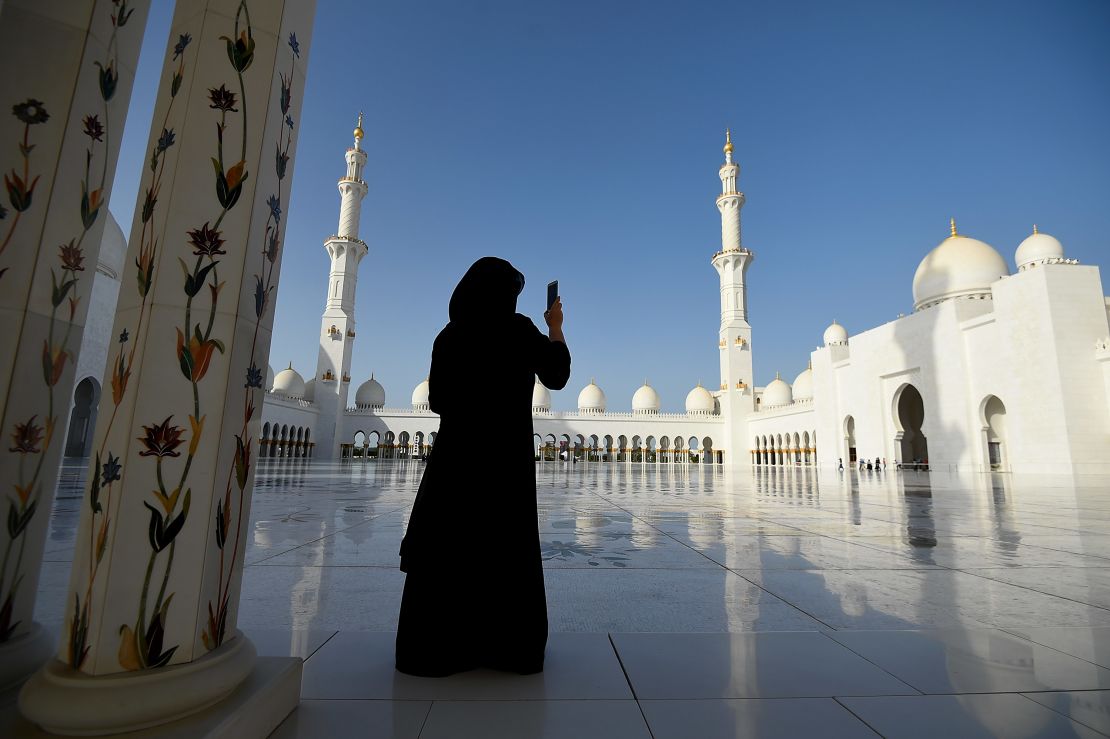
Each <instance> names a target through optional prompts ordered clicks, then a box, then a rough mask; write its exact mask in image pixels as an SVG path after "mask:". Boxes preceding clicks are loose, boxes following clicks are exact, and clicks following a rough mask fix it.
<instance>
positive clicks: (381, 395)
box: [355, 372, 385, 408]
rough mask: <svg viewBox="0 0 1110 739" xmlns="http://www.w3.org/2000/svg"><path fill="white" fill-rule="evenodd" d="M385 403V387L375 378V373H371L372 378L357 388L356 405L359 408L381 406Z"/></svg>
mask: <svg viewBox="0 0 1110 739" xmlns="http://www.w3.org/2000/svg"><path fill="white" fill-rule="evenodd" d="M384 405H385V388H384V387H382V384H381V383H380V382H378V381H377V380H375V379H374V373H372V372H371V373H370V379H369V380H367V381H366V382H364V383H362V384H361V385H359V386H358V390H355V406H356V407H358V408H381V407H382V406H384Z"/></svg>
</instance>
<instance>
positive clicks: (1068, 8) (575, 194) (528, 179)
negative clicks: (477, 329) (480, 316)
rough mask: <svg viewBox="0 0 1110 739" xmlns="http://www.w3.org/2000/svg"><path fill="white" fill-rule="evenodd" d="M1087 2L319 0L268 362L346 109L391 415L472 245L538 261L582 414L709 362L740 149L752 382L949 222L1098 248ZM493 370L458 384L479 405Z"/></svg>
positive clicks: (281, 333)
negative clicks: (551, 283) (725, 202)
mask: <svg viewBox="0 0 1110 739" xmlns="http://www.w3.org/2000/svg"><path fill="white" fill-rule="evenodd" d="M155 5H156V6H158V7H156V8H155V10H154V11H152V15H151V19H150V22H149V26H148V33H147V43H146V45H145V46H144V48H143V58H142V60H141V62H140V66H141V70H142V71H141V72H140V74H139V77H138V79H137V80H136V86H135V93H134V99H133V103H132V110H131V115H130V117H129V119H128V126H127V129H126V131H125V135H124V143H123V153H122V155H121V161H120V166H119V174H118V176H117V179H116V186H115V191H114V194H113V198H112V201H111V205H110V207H111V210H112V211H113V213H114V214H115V215H116V217H117V219H118V220H119V221H120V223H121V224H122V225H123V226H124V229H125V231H126V230H127V229H128V228H129V225H130V222H131V213H132V211H133V208H134V203H135V197H136V192H137V177H138V175H139V171H140V169H141V167H142V163H143V161H144V156H145V154H144V149H145V147H146V139H147V135H148V133H149V130H148V129H149V125H150V124H149V121H150V109H151V105H152V100H153V97H154V94H155V91H156V88H157V84H158V79H157V78H158V74H159V70H160V68H161V61H162V60H161V57H162V54H163V53H164V51H165V43H164V41H165V38H166V34H167V33H168V28H169V20H170V18H169V11H168V9H167V8H166V7H165V6H166V5H168V3H167V4H163V3H155ZM1108 38H1110V3H1106V2H1104V1H1103V0H1066V1H1065V2H1057V3H1051V2H1024V1H1018V0H1008V1H1005V2H1002V1H994V0H991V1H984V2H975V3H968V2H966V1H963V0H961V1H959V2H955V1H951V0H928V1H927V2H926V1H921V2H918V1H913V2H910V1H908V0H907V1H906V2H889V1H886V2H882V1H878V0H876V1H868V2H862V1H853V0H842V1H841V2H836V3H829V2H823V1H816V0H815V1H813V2H802V1H798V0H786V1H777V2H773V1H770V0H767V1H765V2H736V1H734V2H694V3H681V4H680V3H656V2H643V1H641V2H616V1H606V2H597V1H596V0H594V1H593V2H582V1H579V0H567V1H565V2H559V3H542V4H540V3H532V2H521V1H520V0H510V1H505V2H500V1H498V2H485V1H480V2H474V3H456V2H449V1H448V0H432V1H430V2H423V3H411V2H401V1H399V0H388V1H379V2H374V3H362V2H356V1H355V0H320V2H319V3H318V6H317V16H316V25H315V31H314V39H313V44H312V49H311V53H310V59H309V67H308V89H307V90H306V91H305V99H304V106H303V109H302V113H301V120H300V122H299V124H298V125H299V130H300V139H299V145H298V146H299V148H298V152H297V158H296V161H295V174H294V179H293V189H292V194H291V200H290V208H289V211H288V221H287V234H286V240H285V245H286V246H285V256H284V263H283V277H284V280H283V282H282V283H281V285H280V289H279V295H278V303H277V314H276V321H275V330H274V340H273V346H272V350H271V360H270V363H271V365H273V366H274V367H275V368H278V369H280V368H281V367H282V366H284V365H285V364H286V363H287V362H289V361H292V362H293V364H294V366H295V367H296V368H297V369H298V370H300V371H301V372H302V374H305V375H306V378H307V377H310V376H311V375H312V374H313V372H314V370H315V362H316V351H317V350H316V347H317V336H318V332H319V330H320V323H319V320H320V319H319V316H320V313H321V312H322V311H323V306H324V297H325V290H326V286H327V273H328V259H327V256H326V254H325V252H324V249H323V246H322V242H323V239H324V238H325V237H326V236H327V235H329V234H331V233H334V231H335V228H336V223H337V221H338V216H339V197H338V193H337V191H336V188H335V182H336V179H337V178H338V177H340V176H342V174H343V170H344V163H343V152H344V150H345V148H346V147H347V146H348V145H349V144H350V140H351V133H350V132H351V129H352V127H353V124H354V121H355V117H356V114H357V112H358V110H360V109H362V110H364V111H365V112H366V122H365V124H364V128H365V129H366V134H367V136H366V139H365V140H364V148H366V149H367V151H368V155H369V163H368V166H367V174H366V180H367V182H368V183H369V187H370V192H369V194H368V196H367V197H366V200H365V201H364V203H363V216H362V233H361V236H362V238H363V239H364V240H365V241H366V242H367V243H368V244H369V245H370V255H369V256H368V257H367V258H366V259H365V260H364V261H363V263H362V267H361V269H360V273H359V291H358V303H357V309H356V311H357V312H356V318H357V320H358V340H357V343H356V349H355V356H354V367H353V371H352V376H353V378H354V382H353V383H352V390H353V388H354V387H355V386H357V383H359V382H361V381H362V380H363V379H365V378H366V377H368V376H369V375H370V372H371V370H373V372H374V373H375V375H376V377H377V378H378V379H379V380H380V381H381V382H382V384H383V385H384V386H385V388H386V396H387V405H389V406H391V407H403V406H407V405H408V402H409V395H410V394H411V392H412V388H413V387H414V386H415V385H416V383H418V382H419V381H420V380H421V379H423V378H424V376H425V374H426V372H427V366H428V360H429V354H430V350H431V344H432V340H433V338H434V337H435V335H436V333H437V332H438V331H439V329H440V328H442V326H443V324H444V323H445V322H446V320H447V301H448V298H449V296H450V293H451V290H452V288H453V287H454V284H455V282H456V281H457V280H458V278H459V277H460V276H461V275H462V273H463V272H464V271H465V270H466V268H467V266H469V264H470V263H471V262H472V261H473V260H475V259H477V258H478V257H480V256H483V255H486V254H494V255H498V256H502V257H505V258H507V259H509V260H510V261H512V262H513V263H514V264H516V265H517V267H518V268H520V269H521V270H522V271H523V272H524V273H525V275H526V277H527V280H528V284H527V286H526V287H525V290H524V293H523V295H522V296H521V299H520V303H519V310H520V311H521V312H523V313H527V314H529V315H531V316H533V318H534V320H536V322H537V324H538V325H542V316H541V313H542V309H543V301H544V291H545V285H546V283H547V282H548V280H551V279H559V280H560V285H561V288H562V294H563V300H564V303H565V305H566V315H567V321H566V326H565V330H566V334H567V340H568V343H569V345H570V348H571V352H572V355H573V358H574V359H573V374H572V377H571V380H570V384H569V385H568V387H567V389H566V390H564V391H562V392H559V393H554V394H553V395H554V405H555V407H556V408H557V409H571V408H573V407H574V406H575V402H576V398H577V394H578V390H579V389H580V388H581V387H582V386H583V385H585V384H586V383H588V382H589V381H590V378H591V377H596V378H597V382H598V384H599V385H600V386H601V387H602V388H603V389H604V390H605V392H606V395H607V396H608V401H609V408H610V409H611V410H627V409H629V408H630V407H631V398H632V393H633V392H634V391H635V389H636V388H637V387H638V386H639V384H640V383H641V382H642V381H643V380H644V379H645V378H648V379H649V380H650V381H651V383H652V384H653V385H654V386H655V387H656V389H657V390H658V391H659V393H660V395H661V396H662V401H663V409H664V410H671V411H678V410H681V409H682V404H683V400H684V398H685V396H686V393H687V392H688V391H689V389H690V388H691V387H693V386H694V384H695V383H697V382H698V381H699V380H700V381H701V382H702V383H704V384H705V385H706V386H707V387H710V388H713V387H715V386H716V384H717V383H718V382H719V380H718V372H719V370H718V350H717V329H718V323H719V292H718V291H719V287H718V280H717V275H716V273H715V272H714V270H713V268H712V266H711V264H710V262H709V260H710V257H711V256H712V254H713V253H714V252H715V251H716V250H717V249H718V248H719V246H720V219H719V216H718V213H717V210H716V208H715V206H714V198H715V196H716V194H717V192H719V190H720V182H719V180H718V179H717V168H718V167H719V165H720V164H721V162H722V161H723V155H722V154H721V145H722V144H723V133H724V128H725V127H726V126H731V128H732V131H733V141H734V142H735V144H736V154H735V156H736V159H737V161H738V162H739V163H740V166H741V173H740V186H741V189H742V190H744V191H745V193H746V195H747V205H746V206H745V207H744V210H743V216H742V218H743V231H744V244H745V246H747V247H748V248H750V249H753V250H754V251H755V252H756V258H755V261H754V264H753V265H752V267H751V269H750V270H749V272H748V290H749V315H750V320H751V323H752V327H753V341H752V347H753V356H754V359H755V372H756V377H755V380H756V383H757V384H760V385H762V384H765V383H767V382H769V381H770V380H771V379H773V378H774V376H775V372H776V371H778V372H781V373H782V375H783V377H784V378H786V379H787V380H790V379H792V378H793V377H794V375H796V374H797V373H798V372H800V371H801V370H802V369H804V368H805V366H806V362H807V360H808V354H809V351H810V350H812V349H813V348H814V346H816V345H817V344H818V343H819V342H820V340H821V334H822V332H823V330H824V328H825V327H826V326H827V325H828V323H829V322H830V321H831V320H832V319H834V318H835V319H837V320H839V321H840V322H841V323H843V324H844V325H845V326H846V327H847V328H848V330H849V331H850V332H851V333H858V332H860V331H863V330H866V329H868V328H871V327H873V326H876V325H878V324H881V323H884V322H886V321H889V320H891V319H893V318H895V317H896V316H897V315H898V314H899V313H902V312H909V311H910V310H912V296H911V290H910V287H911V281H912V278H913V272H914V269H915V268H916V266H917V263H918V262H919V261H920V260H921V258H922V257H923V256H924V255H925V254H926V253H927V252H928V251H929V250H930V249H931V248H933V247H934V246H935V245H936V244H938V243H939V242H940V241H941V240H942V239H943V238H944V237H945V236H946V235H947V232H948V218H949V217H951V216H954V217H956V219H957V221H958V224H959V227H960V231H961V233H966V234H968V235H970V236H974V237H976V238H979V239H982V240H984V241H986V242H987V243H989V244H991V245H993V246H994V247H995V248H996V249H998V250H999V251H1000V252H1001V253H1002V255H1003V256H1004V257H1006V258H1007V260H1009V261H1010V263H1011V269H1013V252H1014V249H1015V248H1016V247H1017V245H1018V243H1020V241H1021V240H1022V239H1023V238H1024V237H1025V236H1026V235H1028V234H1029V233H1030V230H1031V226H1032V224H1033V223H1037V224H1038V226H1039V227H1040V229H1041V230H1042V231H1044V232H1046V233H1051V234H1053V235H1054V236H1056V237H1057V238H1059V239H1060V240H1061V241H1062V242H1063V244H1064V247H1065V249H1066V251H1067V255H1068V256H1069V257H1073V258H1078V259H1079V260H1081V261H1082V262H1084V263H1096V264H1097V263H1100V262H1102V263H1106V262H1107V260H1106V256H1107V255H1110V249H1108V248H1107V244H1108V238H1107V237H1108V235H1110V86H1108V85H1107V80H1110V43H1107V39H1108ZM496 387H497V377H496V373H495V372H491V376H490V378H489V385H488V387H482V388H475V389H474V392H475V398H476V401H477V400H478V399H483V401H484V399H486V398H488V397H489V395H488V393H489V392H490V391H491V390H495V389H496Z"/></svg>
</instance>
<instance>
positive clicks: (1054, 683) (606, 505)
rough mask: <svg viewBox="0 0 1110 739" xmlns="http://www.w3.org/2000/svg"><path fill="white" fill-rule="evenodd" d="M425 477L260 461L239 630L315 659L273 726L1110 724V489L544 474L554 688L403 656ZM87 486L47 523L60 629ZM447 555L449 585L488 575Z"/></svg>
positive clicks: (390, 468)
mask: <svg viewBox="0 0 1110 739" xmlns="http://www.w3.org/2000/svg"><path fill="white" fill-rule="evenodd" d="M422 469H423V465H422V463H420V462H419V461H417V460H380V461H377V460H362V459H355V460H352V461H346V462H321V461H313V460H305V459H266V460H262V466H261V467H260V469H259V472H258V477H257V485H256V489H255V494H254V500H253V505H252V511H251V536H250V538H249V541H250V544H249V546H248V548H247V550H246V563H247V567H246V569H245V571H244V576H243V590H242V599H241V604H240V610H239V614H238V624H239V628H240V629H241V630H242V631H243V632H244V633H246V634H247V635H248V636H249V637H250V638H251V639H252V641H254V643H255V645H256V646H257V648H258V651H259V653H260V654H262V655H295V656H300V657H302V658H305V659H306V662H305V665H304V679H303V685H302V694H301V696H302V701H301V705H300V708H299V709H298V710H297V711H296V712H295V713H294V714H293V715H292V716H290V717H289V718H288V719H287V720H286V721H285V723H284V724H283V725H282V726H281V727H280V728H279V729H278V731H277V733H276V734H275V736H277V737H316V736H355V735H359V736H395V737H413V738H415V737H425V738H426V739H427V738H429V737H432V738H434V737H448V736H449V737H502V736H504V737H531V736H553V737H554V736H559V737H562V736H568V737H569V736H573V737H613V738H615V737H654V738H655V739H669V738H671V737H676V738H677V737H684V738H686V737H698V738H710V737H730V736H875V735H876V733H877V734H880V735H883V736H892V737H916V736H922V737H925V736H928V737H933V736H938V735H943V734H945V733H947V734H949V735H953V736H961V737H963V736H1008V737H1017V736H1020V737H1040V736H1045V737H1047V736H1053V737H1055V736H1081V737H1085V736H1098V735H1099V732H1101V733H1102V734H1110V701H1108V700H1107V696H1108V695H1110V692H1107V691H1110V499H1108V498H1107V496H1106V491H1107V486H1108V485H1110V480H1106V479H1103V478H1068V477H1062V476H1055V477H1037V478H1034V477H1022V476H1018V475H993V476H992V475H979V476H957V475H954V474H950V473H947V472H944V471H935V470H934V471H932V472H912V471H905V472H896V471H894V470H888V471H883V472H862V473H860V472H857V471H855V470H851V471H847V472H844V473H837V472H835V471H829V470H817V469H814V468H804V467H799V468H789V467H785V468H770V469H758V468H757V469H754V470H728V469H724V468H721V467H720V466H715V465H693V464H690V465H683V464H624V463H622V464H609V463H596V462H580V463H578V464H568V463H563V462H545V463H542V464H539V465H537V476H538V481H539V485H538V488H539V510H540V515H539V531H540V537H541V541H542V552H543V557H544V560H545V562H544V566H545V578H546V585H547V594H548V611H549V616H550V628H551V637H550V640H549V643H548V652H547V654H548V658H547V666H546V669H545V672H544V673H543V674H542V675H535V676H528V677H519V676H510V675H503V674H497V673H492V672H485V671H477V672H472V673H466V674H463V675H457V676H454V677H451V678H445V679H438V680H429V679H419V678H412V677H409V676H405V675H401V674H398V673H396V672H395V671H394V670H393V666H392V646H393V645H392V641H393V634H392V633H391V632H393V631H394V630H395V629H396V624H397V610H398V605H399V603H400V596H401V589H402V586H403V583H404V575H403V573H401V572H399V571H398V569H397V565H398V556H397V550H398V546H399V544H400V540H401V536H402V534H403V531H404V527H405V524H406V520H407V515H408V511H409V509H410V507H411V504H412V500H413V497H414V496H415V494H416V489H417V486H418V484H419V480H420V474H421V471H422ZM84 474H85V467H84V465H83V464H73V465H67V466H66V467H65V468H64V469H63V472H62V476H61V481H60V483H59V489H58V495H57V499H56V501H55V506H54V512H53V517H52V519H51V522H50V533H49V539H48V543H47V550H46V551H47V553H46V562H45V564H44V570H43V577H42V581H41V584H40V591H39V596H38V601H37V604H36V611H35V618H36V620H38V621H39V622H41V623H44V624H47V625H49V626H50V627H51V628H52V629H55V630H57V628H59V622H60V617H61V614H62V613H63V611H64V598H65V593H66V587H67V582H68V577H69V569H70V561H71V557H72V548H73V536H74V532H75V530H76V527H77V518H78V512H79V510H80V507H81V505H82V492H83V479H82V478H83V476H84ZM465 474H467V475H469V476H470V477H471V478H472V479H473V480H474V482H473V483H472V488H473V489H474V490H480V488H481V477H482V474H483V473H482V466H481V465H479V464H476V465H475V466H474V468H473V469H471V470H467V471H465ZM457 537H458V538H457V550H456V551H457V557H456V558H455V560H454V561H452V562H445V563H444V566H445V567H450V568H453V569H455V570H457V572H458V575H459V577H461V578H465V577H466V573H467V570H470V569H474V568H484V567H497V566H498V560H499V558H500V557H501V556H503V554H502V552H500V551H499V549H498V543H497V539H496V537H495V536H493V537H491V536H488V535H484V534H482V533H481V532H473V531H465V530H460V531H458V532H457ZM460 607H465V604H460ZM444 618H445V619H449V618H450V614H444ZM23 728H24V729H26V728H27V727H23ZM27 735H28V736H33V735H34V734H33V733H29V734H27Z"/></svg>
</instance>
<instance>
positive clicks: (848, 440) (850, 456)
mask: <svg viewBox="0 0 1110 739" xmlns="http://www.w3.org/2000/svg"><path fill="white" fill-rule="evenodd" d="M844 457H845V460H844V461H845V464H848V465H853V464H855V463H856V419H854V418H852V417H851V416H848V417H847V418H845V419H844Z"/></svg>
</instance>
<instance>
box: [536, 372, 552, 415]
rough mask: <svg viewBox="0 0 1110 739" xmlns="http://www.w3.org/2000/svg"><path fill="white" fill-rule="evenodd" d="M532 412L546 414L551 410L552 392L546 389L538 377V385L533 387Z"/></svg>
mask: <svg viewBox="0 0 1110 739" xmlns="http://www.w3.org/2000/svg"><path fill="white" fill-rule="evenodd" d="M532 410H534V411H542V412H545V413H546V412H547V411H549V410H551V391H550V390H548V389H547V388H546V387H544V385H543V383H542V382H540V378H538V377H537V378H536V384H535V385H533V386H532Z"/></svg>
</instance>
